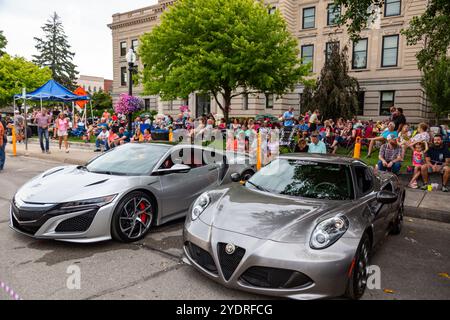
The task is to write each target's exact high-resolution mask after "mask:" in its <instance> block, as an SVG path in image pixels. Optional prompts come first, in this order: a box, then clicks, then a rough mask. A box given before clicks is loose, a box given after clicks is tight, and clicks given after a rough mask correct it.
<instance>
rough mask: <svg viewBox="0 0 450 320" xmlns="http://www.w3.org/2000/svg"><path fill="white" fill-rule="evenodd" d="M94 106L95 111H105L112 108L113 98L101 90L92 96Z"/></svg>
mask: <svg viewBox="0 0 450 320" xmlns="http://www.w3.org/2000/svg"><path fill="white" fill-rule="evenodd" d="M91 99H92V100H91V101H92V106H93V107H94V108H95V109H99V110H104V109H111V108H112V97H111V95H110V94H109V93H108V92H105V91H103V90H100V91H98V92H95V93H94V94H93V95H92V98H91Z"/></svg>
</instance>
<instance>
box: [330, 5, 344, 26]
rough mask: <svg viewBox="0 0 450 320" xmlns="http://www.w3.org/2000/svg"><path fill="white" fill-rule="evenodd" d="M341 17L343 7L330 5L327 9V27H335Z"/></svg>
mask: <svg viewBox="0 0 450 320" xmlns="http://www.w3.org/2000/svg"><path fill="white" fill-rule="evenodd" d="M340 15H341V6H338V5H335V4H333V3H330V4H329V5H328V7H327V26H334V25H336V23H337V19H338V18H339V16H340Z"/></svg>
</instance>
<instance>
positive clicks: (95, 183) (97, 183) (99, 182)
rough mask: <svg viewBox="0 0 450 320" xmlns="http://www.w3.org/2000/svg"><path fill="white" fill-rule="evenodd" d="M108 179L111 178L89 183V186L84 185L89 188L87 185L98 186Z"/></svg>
mask: <svg viewBox="0 0 450 320" xmlns="http://www.w3.org/2000/svg"><path fill="white" fill-rule="evenodd" d="M108 180H109V179H106V180H101V181H97V182H94V183H91V184H88V185H87V186H84V187H85V188H87V187H92V186H98V185H99V184H102V183H105V182H106V181H108Z"/></svg>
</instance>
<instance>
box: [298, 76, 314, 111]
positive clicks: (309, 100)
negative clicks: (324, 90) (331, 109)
mask: <svg viewBox="0 0 450 320" xmlns="http://www.w3.org/2000/svg"><path fill="white" fill-rule="evenodd" d="M303 84H304V86H305V88H304V89H303V93H302V101H301V104H302V112H307V111H313V110H314V109H316V105H315V102H314V92H315V90H316V88H317V83H316V79H313V80H308V81H304V83H303Z"/></svg>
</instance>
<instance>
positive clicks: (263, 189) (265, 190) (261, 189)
mask: <svg viewBox="0 0 450 320" xmlns="http://www.w3.org/2000/svg"><path fill="white" fill-rule="evenodd" d="M247 183H250V184H251V185H252V186H254V187H255V188H256V189H258V190H259V191H264V192H270V191H269V190H267V189H265V188H263V187H261V186H260V185H257V184H256V183H253V182H251V181H249V180H247Z"/></svg>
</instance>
